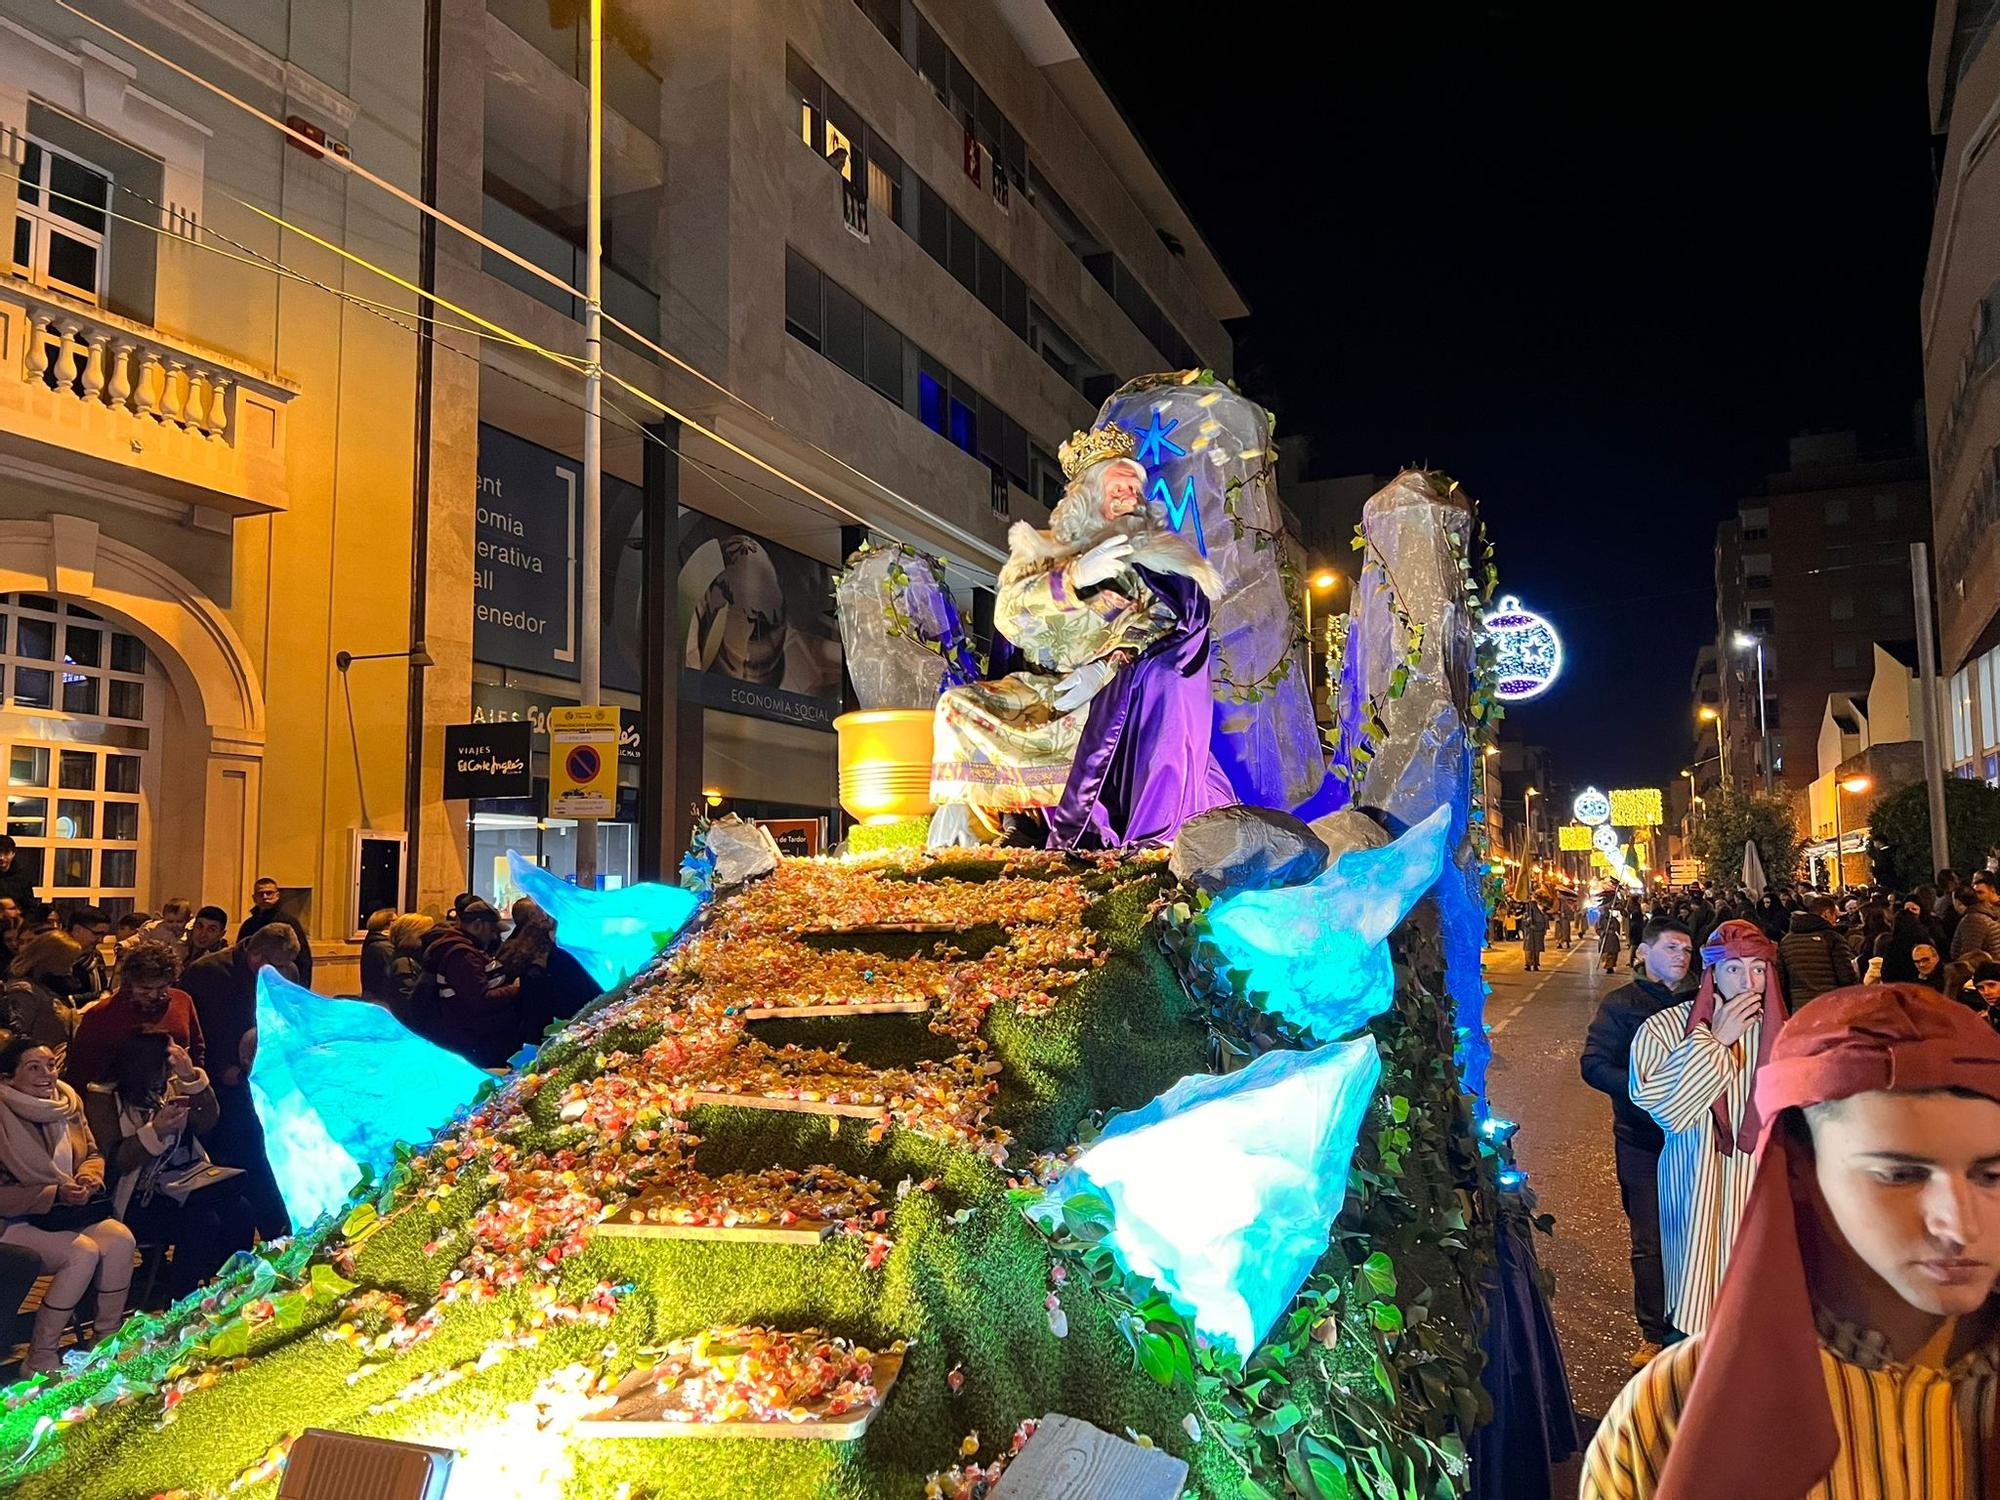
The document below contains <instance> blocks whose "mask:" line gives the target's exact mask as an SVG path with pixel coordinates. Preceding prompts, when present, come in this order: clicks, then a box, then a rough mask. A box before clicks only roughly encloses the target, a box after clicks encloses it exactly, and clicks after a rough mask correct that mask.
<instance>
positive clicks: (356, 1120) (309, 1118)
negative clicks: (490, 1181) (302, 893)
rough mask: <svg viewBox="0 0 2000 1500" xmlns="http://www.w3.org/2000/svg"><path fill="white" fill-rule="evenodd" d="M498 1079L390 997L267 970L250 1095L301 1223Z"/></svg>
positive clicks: (281, 1186) (332, 1205)
mask: <svg viewBox="0 0 2000 1500" xmlns="http://www.w3.org/2000/svg"><path fill="white" fill-rule="evenodd" d="M492 1081H493V1077H492V1075H491V1074H490V1073H487V1072H486V1071H485V1070H484V1069H482V1068H478V1067H475V1066H474V1065H473V1064H471V1063H469V1062H467V1061H466V1060H465V1059H464V1058H462V1057H460V1056H459V1055H458V1054H457V1053H455V1052H448V1051H446V1050H445V1049H444V1048H442V1047H440V1046H438V1045H437V1044H436V1043H434V1042H428V1041H426V1040H424V1038H422V1037H420V1036H418V1035H417V1034H416V1033H415V1032H414V1031H411V1030H410V1029H409V1028H408V1027H407V1026H405V1025H404V1024H403V1023H402V1022H401V1021H398V1020H397V1019H396V1018H395V1017H394V1016H392V1015H390V1014H389V1012H388V1011H386V1010H384V1009H382V1007H380V1006H379V1005H370V1004H368V1003H367V1002H366V1001H362V1000H330V999H328V998H327V997H325V996H324V995H315V994H314V993H313V992H312V991H311V990H309V989H305V988H304V987H302V986H300V985H296V984H293V983H292V982H291V981H290V980H289V979H284V978H281V977H279V975H278V973H277V972H276V971H275V970H272V969H265V970H263V971H262V972H261V973H259V974H258V976H257V1058H256V1061H255V1062H253V1063H252V1064H251V1065H250V1098H251V1100H252V1101H253V1102H254V1103H255V1105H256V1108H257V1118H258V1119H259V1120H260V1121H261V1122H262V1123H263V1126H264V1151H265V1154H266V1155H267V1156H268V1157H269V1158H270V1161H271V1171H272V1174H273V1175H274V1176H275V1177H276V1178H277V1179H278V1191H279V1193H280V1194H282V1195H283V1197H284V1200H285V1212H286V1213H288V1214H289V1215H291V1220H292V1227H293V1228H294V1229H301V1230H302V1229H307V1228H309V1227H311V1226H312V1225H313V1224H315V1223H316V1222H318V1220H319V1218H320V1216H321V1215H323V1214H329V1213H332V1212H333V1211H334V1210H336V1209H338V1208H339V1207H340V1206H341V1205H342V1204H343V1203H345V1202H346V1201H347V1195H348V1192H349V1191H350V1190H351V1189H352V1188H353V1186H354V1184H355V1183H357V1182H359V1181H360V1180H361V1178H362V1176H363V1169H364V1168H372V1169H373V1170H374V1171H375V1172H376V1173H378V1174H379V1173H382V1172H385V1171H387V1170H388V1169H389V1166H390V1164H391V1163H392V1162H393V1161H394V1160H395V1155H396V1145H397V1143H398V1142H399V1141H400V1142H406V1143H408V1144H411V1145H421V1144H423V1143H424V1142H426V1141H428V1140H429V1139H430V1138H431V1136H432V1135H434V1134H435V1133H436V1132H437V1130H438V1128H439V1127H440V1126H442V1125H443V1124H444V1123H445V1122H446V1121H447V1120H449V1119H450V1118H451V1117H452V1114H453V1113H454V1112H455V1111H456V1110H458V1109H459V1108H460V1107H461V1106H463V1105H466V1104H470V1103H471V1102H472V1099H473V1096H474V1095H476V1094H477V1093H478V1092H479V1090H480V1089H481V1088H482V1087H484V1086H485V1085H486V1084H489V1083H491V1082H492Z"/></svg>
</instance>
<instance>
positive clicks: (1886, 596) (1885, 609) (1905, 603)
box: [1875, 589, 1910, 620]
mask: <svg viewBox="0 0 2000 1500" xmlns="http://www.w3.org/2000/svg"><path fill="white" fill-rule="evenodd" d="M1875 608H1876V612H1877V613H1878V614H1880V615H1881V616H1882V618H1883V619H1885V620H1895V619H1901V618H1902V617H1903V616H1905V615H1907V614H1909V612H1910V601H1909V599H1908V597H1907V596H1906V595H1905V594H1904V593H1903V591H1902V590H1901V589H1884V590H1882V592H1881V593H1880V594H1879V595H1878V596H1877V597H1876V600H1875Z"/></svg>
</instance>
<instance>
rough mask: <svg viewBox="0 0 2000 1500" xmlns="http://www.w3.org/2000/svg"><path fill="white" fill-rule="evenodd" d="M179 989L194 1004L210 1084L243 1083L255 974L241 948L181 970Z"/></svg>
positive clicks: (254, 1014) (253, 1024) (252, 1017)
mask: <svg viewBox="0 0 2000 1500" xmlns="http://www.w3.org/2000/svg"><path fill="white" fill-rule="evenodd" d="M181 988H182V989H184V990H186V991H187V993H188V998H189V999H190V1000H192V1001H194V1013H195V1015H196V1016H197V1017H199V1018H200V1021H201V1034H202V1039H203V1040H204V1041H205V1042H206V1043H207V1044H208V1051H209V1059H208V1063H209V1066H210V1067H211V1068H213V1069H214V1074H215V1076H214V1081H215V1082H216V1083H218V1084H220V1085H222V1086H223V1087H225V1088H230V1087H234V1086H235V1085H236V1084H239V1083H241V1082H242V1081H243V1062H242V1057H241V1048H242V1046H243V1034H244V1033H245V1032H247V1031H253V1030H255V1029H256V1026H257V971H256V970H255V969H253V968H251V967H250V960H249V958H248V956H247V955H245V953H244V952H243V950H242V948H240V947H235V948H224V949H223V950H222V951H221V952H220V953H211V954H209V955H208V956H207V957H206V958H198V959H196V960H195V961H194V962H193V963H191V964H189V965H188V966H187V967H186V968H185V969H183V970H182V971H181Z"/></svg>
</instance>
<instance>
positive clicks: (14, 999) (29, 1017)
mask: <svg viewBox="0 0 2000 1500" xmlns="http://www.w3.org/2000/svg"><path fill="white" fill-rule="evenodd" d="M82 957H83V950H82V949H81V948H79V947H77V945H76V944H75V943H74V942H72V941H71V940H70V939H69V937H68V935H67V934H64V933H60V932H45V933H43V934H42V935H41V936H40V937H35V938H29V939H28V942H27V946H26V947H24V948H22V949H21V951H20V953H19V954H17V955H16V956H15V958H14V961H13V962H12V963H11V964H9V965H8V966H7V983H6V986H5V987H4V988H0V1026H4V1027H5V1028H6V1029H7V1030H8V1031H10V1032H12V1033H13V1034H14V1035H15V1036H29V1037H33V1038H34V1039H35V1040H36V1041H38V1042H40V1043H41V1044H42V1045H43V1046H44V1047H47V1048H48V1049H49V1050H50V1051H51V1052H53V1053H54V1054H55V1055H56V1059H57V1062H58V1064H60V1062H61V1059H62V1055H63V1052H64V1050H65V1049H66V1048H67V1047H68V1046H69V1042H70V1038H71V1037H73V1036H75V1035H76V1021H77V1008H76V1006H74V1005H72V1004H71V1003H70V1001H69V997H68V996H66V995H61V994H58V993H57V992H56V989H55V987H54V986H53V985H52V984H50V982H49V981H50V980H51V979H53V980H55V981H57V982H58V983H60V982H61V981H62V980H64V979H66V978H67V977H68V976H69V974H70V973H71V972H72V971H73V970H74V969H75V968H76V965H77V960H79V959H80V958H82Z"/></svg>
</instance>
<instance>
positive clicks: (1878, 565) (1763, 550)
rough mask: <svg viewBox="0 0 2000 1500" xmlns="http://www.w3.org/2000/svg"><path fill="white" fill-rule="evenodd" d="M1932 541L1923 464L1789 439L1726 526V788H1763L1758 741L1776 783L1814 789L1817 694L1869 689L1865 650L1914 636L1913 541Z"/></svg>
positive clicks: (1821, 705)
mask: <svg viewBox="0 0 2000 1500" xmlns="http://www.w3.org/2000/svg"><path fill="white" fill-rule="evenodd" d="M1929 536H1930V504H1929V496H1928V492H1927V487H1926V484H1925V479H1924V471H1923V465H1922V463H1921V462H1920V461H1919V460H1915V459H1910V458H1902V457H1890V458H1864V457H1862V456H1861V455H1860V454H1859V453H1858V452H1857V450H1856V446H1855V440H1854V434H1852V433H1850V432H1838V433H1819V434H1812V435H1808V436H1804V437H1798V438H1794V439H1792V443H1791V467H1790V468H1789V469H1788V470H1786V472H1784V473H1782V474H1773V475H1772V476H1770V478H1769V479H1768V480H1767V481H1766V482H1765V485H1764V492H1763V493H1762V494H1761V495H1759V496H1757V497H1756V498H1754V499H1750V500H1745V501H1744V502H1743V503H1742V504H1740V505H1739V506H1738V507H1737V511H1736V518H1735V519H1734V520H1733V521H1726V522H1724V523H1723V525H1722V527H1721V528H1720V530H1719V532H1718V540H1717V545H1716V641H1715V651H1716V660H1717V662H1718V663H1719V665H1720V669H1721V676H1722V684H1723V693H1722V722H1723V726H1724V731H1725V733H1724V742H1725V744H1726V745H1727V746H1729V753H1730V776H1731V779H1732V781H1737V780H1740V781H1741V782H1742V783H1743V784H1744V785H1751V784H1761V783H1762V781H1763V777H1764V767H1763V760H1762V754H1763V751H1762V744H1763V737H1764V735H1766V734H1768V736H1769V742H1770V769H1771V780H1772V784H1773V786H1774V787H1775V788H1777V789H1780V790H1783V791H1786V792H1789V793H1792V794H1794V795H1796V794H1797V793H1799V792H1802V791H1803V790H1804V789H1805V788H1806V787H1807V786H1809V785H1810V784H1811V782H1812V780H1813V778H1814V776H1815V775H1816V774H1817V766H1816V763H1815V757H1816V751H1817V741H1818V735H1819V726H1820V718H1821V715H1822V712H1823V710H1824V709H1825V707H1826V701H1827V698H1828V696H1829V695H1831V694H1834V693H1865V692H1866V691H1867V688H1868V683H1869V680H1870V677H1871V676H1872V674H1873V671H1874V656H1873V652H1872V649H1871V647H1872V645H1873V643H1874V642H1876V641H1884V642H1898V641H1907V640H1913V639H1914V638H1915V636H1916V626H1915V623H1914V615H1913V612H1912V610H1913V606H1912V603H1911V597H1910V544H1911V543H1912V542H1920V541H1927V540H1928V539H1929ZM1757 641H1761V643H1762V654H1763V668H1762V670H1763V693H1764V697H1763V705H1762V715H1761V718H1760V713H1759V703H1758V659H1757V658H1758V652H1757V647H1756V644H1755V642H1757Z"/></svg>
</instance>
